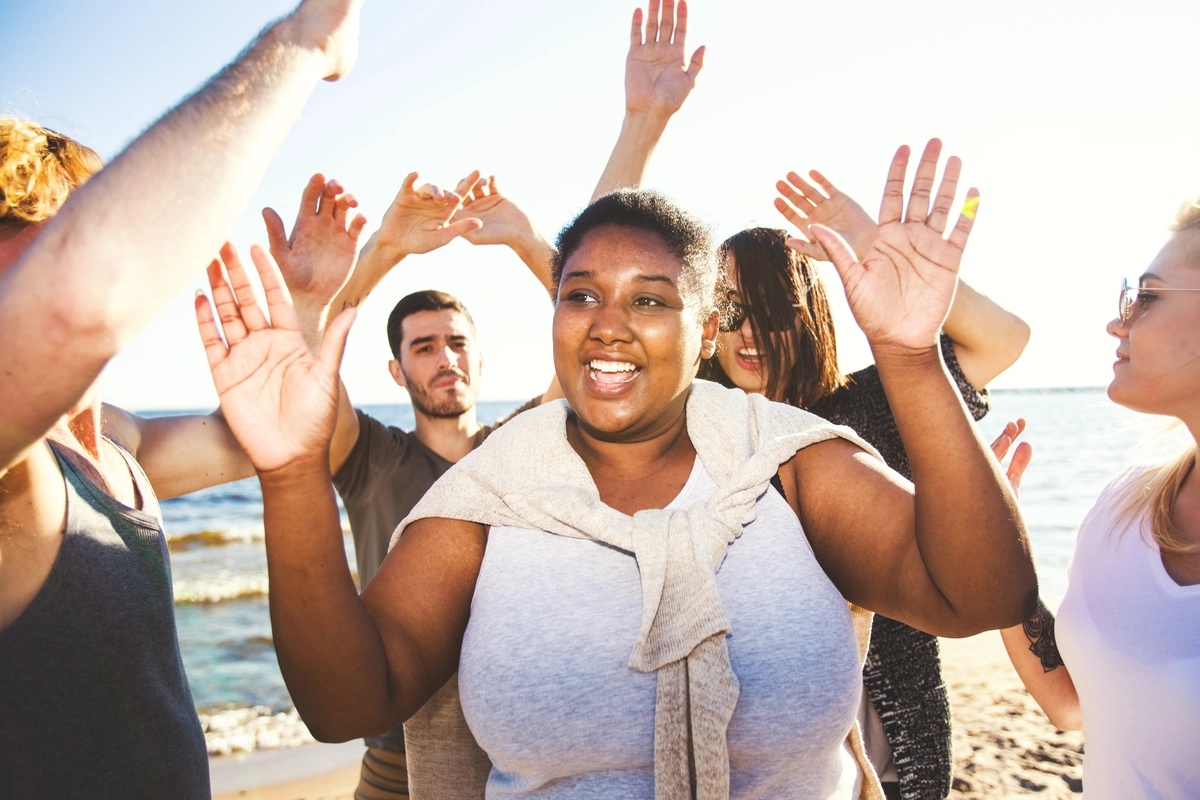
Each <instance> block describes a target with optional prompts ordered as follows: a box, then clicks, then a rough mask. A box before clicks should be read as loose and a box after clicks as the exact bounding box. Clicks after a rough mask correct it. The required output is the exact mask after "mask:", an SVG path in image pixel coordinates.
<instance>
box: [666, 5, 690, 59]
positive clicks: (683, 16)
mask: <svg viewBox="0 0 1200 800" xmlns="http://www.w3.org/2000/svg"><path fill="white" fill-rule="evenodd" d="M687 20H688V7H687V0H679V5H677V6H676V7H675V34H674V38H673V39H672V41H673V42H674V43H675V44H677V45H679V46H680V48H682V47H683V45H684V43H685V42H686V41H687ZM693 58H695V56H693Z"/></svg>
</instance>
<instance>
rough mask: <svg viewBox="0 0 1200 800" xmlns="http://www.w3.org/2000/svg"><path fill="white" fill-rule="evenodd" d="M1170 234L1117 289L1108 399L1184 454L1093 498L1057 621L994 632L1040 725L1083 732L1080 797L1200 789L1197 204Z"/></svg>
mask: <svg viewBox="0 0 1200 800" xmlns="http://www.w3.org/2000/svg"><path fill="white" fill-rule="evenodd" d="M1172 232H1173V233H1172V236H1171V238H1170V239H1169V240H1167V243H1166V245H1165V246H1164V247H1163V248H1162V250H1160V251H1159V253H1158V255H1157V256H1155V258H1154V261H1152V262H1151V264H1150V266H1149V267H1148V268H1147V270H1146V271H1145V272H1144V273H1143V274H1142V275H1141V277H1140V278H1139V279H1138V282H1137V285H1136V286H1129V285H1128V284H1126V283H1122V286H1121V295H1120V305H1119V310H1118V314H1117V317H1116V318H1115V319H1113V320H1112V321H1111V322H1109V323H1108V332H1109V333H1110V334H1111V335H1112V336H1115V337H1116V339H1117V360H1116V362H1115V363H1114V364H1113V380H1112V383H1110V384H1109V387H1108V396H1109V397H1110V398H1112V400H1113V401H1114V402H1116V403H1118V404H1120V405H1122V406H1125V407H1126V408H1130V409H1133V410H1134V411H1141V412H1143V413H1147V414H1159V415H1163V416H1169V417H1174V418H1175V419H1177V420H1179V421H1180V422H1182V423H1183V425H1184V426H1186V427H1187V430H1188V432H1189V433H1190V434H1191V439H1192V441H1191V442H1189V444H1188V447H1187V448H1186V449H1185V450H1184V451H1183V452H1182V453H1181V454H1180V455H1179V456H1177V457H1176V458H1175V459H1174V460H1172V461H1169V462H1167V463H1165V464H1158V465H1155V466H1151V467H1148V468H1147V467H1140V468H1131V469H1129V470H1126V471H1125V472H1124V473H1123V474H1122V475H1120V476H1119V477H1118V478H1116V479H1115V480H1114V481H1113V482H1112V483H1110V484H1109V485H1108V487H1107V488H1105V490H1104V491H1103V492H1102V493H1101V494H1100V497H1099V498H1098V499H1097V500H1096V504H1095V505H1094V506H1093V507H1092V510H1091V511H1089V512H1088V514H1087V516H1086V517H1084V520H1083V523H1082V524H1081V525H1080V527H1079V534H1078V539H1077V541H1076V545H1075V556H1074V558H1073V560H1072V563H1071V567H1070V571H1069V573H1068V575H1069V578H1068V584H1067V592H1066V595H1065V596H1064V598H1063V601H1062V605H1061V606H1060V608H1059V612H1058V619H1057V621H1056V620H1055V619H1054V617H1053V616H1051V615H1050V613H1049V611H1047V610H1046V608H1045V606H1044V605H1040V604H1039V610H1038V614H1037V615H1036V616H1035V617H1033V618H1032V619H1030V620H1029V621H1028V622H1027V623H1026V624H1025V625H1023V626H1018V627H1015V628H1009V629H1007V630H1005V631H1003V636H1004V643H1005V646H1006V647H1007V648H1008V652H1009V656H1010V657H1011V658H1012V661H1013V665H1014V666H1015V667H1016V668H1017V672H1018V673H1020V675H1021V679H1022V680H1023V681H1024V682H1025V685H1026V687H1027V688H1028V689H1029V691H1030V693H1031V694H1032V695H1033V696H1034V698H1035V699H1036V700H1037V701H1038V703H1039V704H1040V705H1041V707H1042V709H1043V710H1044V711H1045V712H1046V715H1047V716H1048V717H1049V718H1050V721H1051V722H1052V723H1053V724H1054V725H1055V726H1057V727H1059V728H1064V729H1068V728H1070V729H1080V728H1082V729H1083V730H1084V733H1085V734H1086V736H1087V758H1086V759H1085V761H1084V773H1083V777H1084V786H1085V787H1086V791H1087V794H1088V796H1090V797H1114V798H1116V797H1121V798H1124V797H1161V798H1183V797H1195V796H1196V791H1197V787H1200V758H1197V742H1200V476H1198V475H1197V474H1196V470H1195V465H1196V450H1197V447H1196V441H1197V437H1200V199H1198V200H1193V201H1192V202H1190V203H1188V204H1187V205H1185V206H1184V207H1183V208H1182V210H1181V211H1180V213H1179V216H1178V218H1177V219H1176V221H1175V224H1174V226H1173V227H1172ZM1005 449H1007V448H1006V447H1005V446H1003V444H1002V445H1001V446H1000V447H999V448H998V452H1001V453H1002V451H1003V450H1005ZM1024 460H1026V461H1027V454H1026V459H1024ZM1012 473H1013V471H1012V470H1010V477H1015V478H1016V479H1017V480H1019V477H1020V470H1019V469H1018V470H1017V471H1016V474H1015V476H1014V475H1013V474H1012Z"/></svg>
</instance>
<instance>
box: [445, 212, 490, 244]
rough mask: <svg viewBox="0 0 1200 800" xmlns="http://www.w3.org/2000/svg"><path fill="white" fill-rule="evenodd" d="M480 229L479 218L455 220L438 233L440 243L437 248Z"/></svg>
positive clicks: (481, 224)
mask: <svg viewBox="0 0 1200 800" xmlns="http://www.w3.org/2000/svg"><path fill="white" fill-rule="evenodd" d="M482 227H483V220H481V219H480V218H479V217H465V218H464V219H457V220H455V221H454V222H451V223H450V224H449V225H446V226H445V227H444V228H442V229H441V231H439V233H440V234H441V243H440V244H439V245H438V247H441V246H442V245H445V244H448V243H449V242H452V241H453V240H454V239H457V238H458V237H459V236H466V235H467V234H468V233H474V232H475V231H477V230H479V229H480V228H482Z"/></svg>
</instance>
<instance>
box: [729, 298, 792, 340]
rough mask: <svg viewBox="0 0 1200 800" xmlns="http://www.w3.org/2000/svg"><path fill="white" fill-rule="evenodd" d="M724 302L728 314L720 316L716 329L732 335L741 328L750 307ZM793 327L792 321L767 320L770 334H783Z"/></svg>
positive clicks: (735, 302)
mask: <svg viewBox="0 0 1200 800" xmlns="http://www.w3.org/2000/svg"><path fill="white" fill-rule="evenodd" d="M725 302H726V303H727V304H728V306H729V313H728V314H724V315H722V316H721V322H720V324H719V325H718V328H719V330H720V331H721V333H733V332H734V331H736V330H738V329H739V328H741V327H742V323H744V322H745V321H746V317H748V316H749V315H750V307H749V306H748V305H746V304H745V303H739V302H737V301H736V300H727V301H725ZM793 325H794V323H793V321H792V320H774V319H773V320H768V321H767V331H768V332H770V333H783V332H784V331H788V330H791V329H792V327H793Z"/></svg>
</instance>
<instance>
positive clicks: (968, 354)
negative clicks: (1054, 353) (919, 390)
mask: <svg viewBox="0 0 1200 800" xmlns="http://www.w3.org/2000/svg"><path fill="white" fill-rule="evenodd" d="M942 329H943V330H944V331H945V332H946V335H947V336H949V337H950V338H951V339H952V340H953V342H954V353H955V355H956V356H957V357H958V362H959V364H960V365H961V366H962V368H963V374H964V375H966V377H967V380H969V381H970V382H971V385H972V386H974V387H975V388H977V389H982V388H983V387H984V386H986V385H987V384H988V383H989V382H990V381H991V380H992V379H993V378H995V377H996V376H997V375H999V374H1000V373H1001V372H1003V371H1004V370H1006V369H1008V368H1009V367H1010V366H1012V365H1013V364H1014V363H1015V362H1016V360H1017V359H1018V358H1019V357H1020V356H1021V353H1022V352H1024V350H1025V345H1026V344H1028V342H1029V326H1028V325H1027V324H1025V321H1024V320H1022V319H1021V318H1020V317H1018V316H1017V315H1016V314H1013V313H1012V312H1011V311H1008V310H1006V309H1004V308H1002V307H1001V306H999V305H998V304H997V303H995V302H994V301H993V300H991V299H990V298H988V297H986V296H984V295H982V294H980V293H979V292H977V291H976V290H975V289H973V288H972V287H971V286H969V285H968V284H966V283H965V282H964V281H962V280H959V282H958V287H957V288H956V290H955V293H954V303H953V305H951V306H950V313H949V314H948V315H947V317H946V321H945V323H944V324H943V325H942Z"/></svg>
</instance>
